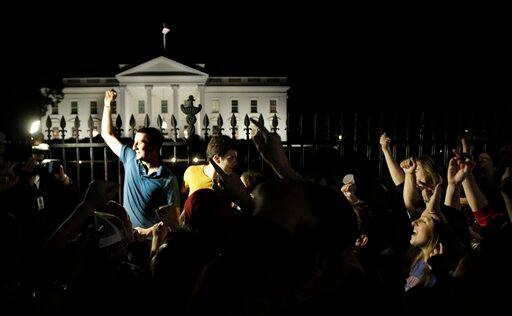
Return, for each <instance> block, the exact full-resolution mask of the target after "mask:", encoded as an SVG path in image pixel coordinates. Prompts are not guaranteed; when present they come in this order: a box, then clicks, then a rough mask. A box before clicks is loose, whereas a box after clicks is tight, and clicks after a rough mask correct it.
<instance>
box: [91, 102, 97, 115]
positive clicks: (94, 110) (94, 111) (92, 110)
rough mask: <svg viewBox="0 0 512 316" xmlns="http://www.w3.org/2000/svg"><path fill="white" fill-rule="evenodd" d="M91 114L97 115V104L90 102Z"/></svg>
mask: <svg viewBox="0 0 512 316" xmlns="http://www.w3.org/2000/svg"><path fill="white" fill-rule="evenodd" d="M91 114H98V102H97V101H91Z"/></svg>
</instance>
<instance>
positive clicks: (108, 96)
mask: <svg viewBox="0 0 512 316" xmlns="http://www.w3.org/2000/svg"><path fill="white" fill-rule="evenodd" d="M116 98H117V92H116V91H115V90H114V89H110V90H108V91H105V99H104V102H105V103H104V105H105V106H110V105H112V102H114V101H115V100H116Z"/></svg>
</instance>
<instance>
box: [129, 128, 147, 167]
mask: <svg viewBox="0 0 512 316" xmlns="http://www.w3.org/2000/svg"><path fill="white" fill-rule="evenodd" d="M132 149H133V150H134V151H135V159H137V160H142V161H145V160H147V159H148V158H149V157H150V156H151V152H150V150H151V146H150V144H149V140H148V135H146V134H144V133H137V134H135V139H134V141H133V146H132Z"/></svg>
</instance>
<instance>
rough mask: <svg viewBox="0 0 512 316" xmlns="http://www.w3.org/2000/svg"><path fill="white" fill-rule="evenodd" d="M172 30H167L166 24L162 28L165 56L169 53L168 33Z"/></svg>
mask: <svg viewBox="0 0 512 316" xmlns="http://www.w3.org/2000/svg"><path fill="white" fill-rule="evenodd" d="M169 31H170V29H169V28H167V27H166V26H165V23H164V24H163V28H162V38H163V42H164V54H165V52H166V51H167V43H166V36H167V33H169Z"/></svg>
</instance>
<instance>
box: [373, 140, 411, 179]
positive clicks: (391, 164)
mask: <svg viewBox="0 0 512 316" xmlns="http://www.w3.org/2000/svg"><path fill="white" fill-rule="evenodd" d="M379 143H380V148H381V149H382V153H383V154H384V159H386V166H387V167H388V170H389V174H390V175H391V179H392V180H393V183H394V184H395V185H396V186H398V185H400V184H402V183H404V180H405V176H404V172H403V170H402V168H400V166H399V165H398V163H397V162H396V160H395V158H394V157H393V153H392V152H391V149H390V148H389V144H390V143H391V138H389V137H388V135H387V134H386V133H382V135H380V140H379Z"/></svg>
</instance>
